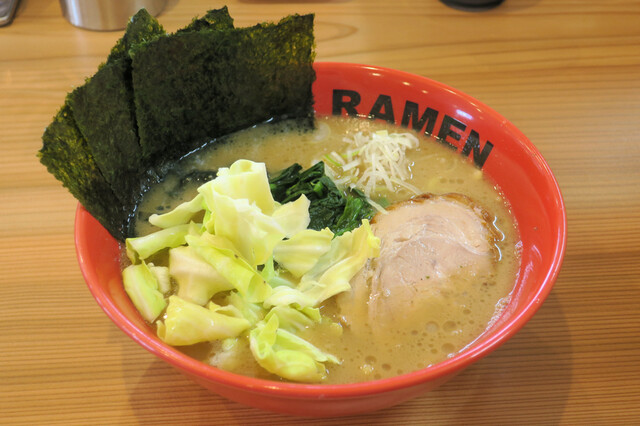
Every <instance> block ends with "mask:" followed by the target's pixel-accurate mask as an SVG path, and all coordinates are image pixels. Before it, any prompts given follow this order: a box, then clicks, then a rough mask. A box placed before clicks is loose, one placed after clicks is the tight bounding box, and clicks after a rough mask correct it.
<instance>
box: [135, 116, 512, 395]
mask: <svg viewBox="0 0 640 426" xmlns="http://www.w3.org/2000/svg"><path fill="white" fill-rule="evenodd" d="M377 130H388V131H389V133H393V132H408V131H409V130H407V129H404V128H399V127H396V126H392V125H389V124H387V123H382V122H374V121H371V120H363V119H356V118H341V117H318V118H317V126H316V130H315V131H305V130H301V129H299V128H297V127H296V126H295V125H294V124H292V123H276V124H267V125H261V126H257V127H254V128H251V129H247V130H244V131H241V132H238V133H237V134H234V135H232V136H230V137H228V138H226V139H225V140H224V141H223V142H221V143H216V144H211V145H210V146H207V147H205V148H203V149H201V150H199V151H197V152H195V153H194V154H192V155H190V156H188V157H186V158H185V159H184V160H183V161H182V162H181V163H180V164H179V167H178V168H177V169H176V171H175V172H172V173H171V174H170V175H169V176H168V177H167V178H166V179H165V181H164V182H163V183H162V184H159V185H157V186H155V187H154V188H152V189H151V190H150V191H149V192H148V193H147V195H146V196H145V198H144V200H143V203H142V204H141V205H140V206H139V213H138V217H139V219H138V221H137V223H136V232H137V233H138V234H139V235H141V234H145V233H148V232H151V231H152V230H153V229H152V228H151V227H150V225H148V223H146V218H148V216H149V215H150V214H152V213H162V212H166V211H169V210H171V209H172V208H174V207H175V206H177V205H178V204H179V203H181V202H183V201H186V200H189V199H191V198H192V197H193V196H194V195H195V194H196V188H197V187H198V186H199V185H200V184H201V183H202V180H201V179H199V178H202V176H196V175H195V174H192V175H191V176H187V175H189V173H192V172H193V171H204V172H208V171H215V170H216V169H217V168H219V167H226V166H229V165H230V164H231V163H233V162H234V161H235V160H237V159H240V158H243V159H248V160H252V161H259V162H264V163H266V165H267V169H268V171H269V173H272V174H275V173H277V172H278V171H279V170H282V169H284V168H286V167H289V166H290V165H292V164H293V163H299V164H301V165H302V166H303V167H304V168H308V167H310V166H311V165H313V164H315V162H317V161H318V160H320V159H321V158H322V156H323V155H325V154H328V153H330V152H332V151H336V152H340V151H343V150H344V147H345V142H344V141H343V138H344V137H345V136H349V135H353V134H355V133H356V132H359V131H362V132H374V131H377ZM416 136H418V137H419V139H420V145H419V147H418V148H417V149H415V150H412V151H408V152H407V157H408V158H409V160H410V162H411V164H412V166H411V175H412V176H411V178H410V179H409V182H408V183H410V184H411V185H413V186H415V187H417V188H419V189H420V191H421V192H423V193H434V194H446V193H461V194H464V195H467V196H468V197H470V198H472V199H473V200H475V202H477V203H478V204H480V205H482V206H483V207H484V209H486V210H487V211H488V212H490V213H491V214H492V215H494V216H495V218H496V219H495V226H496V227H497V228H498V229H499V230H500V232H501V234H502V238H501V239H500V241H498V242H497V243H496V245H497V247H498V249H499V251H500V256H499V261H498V262H497V264H496V267H495V269H494V271H493V272H492V273H491V274H490V275H488V276H482V277H477V276H475V277H470V276H467V275H465V274H464V273H460V274H459V275H457V276H455V277H453V278H452V281H451V283H450V285H449V286H448V289H447V291H446V292H443V293H442V294H441V295H440V296H439V297H437V298H434V299H433V300H432V301H429V302H428V303H427V305H428V306H425V312H424V314H421V315H420V318H416V321H415V323H414V324H413V325H412V327H410V328H405V329H401V330H394V331H392V332H388V333H386V334H384V336H383V337H384V338H383V340H384V342H383V344H377V343H376V344H372V342H377V340H380V335H379V334H378V335H377V336H374V335H373V334H372V333H370V332H369V331H367V330H366V329H365V330H364V331H363V330H362V329H360V330H358V332H357V333H356V332H354V331H352V330H351V329H350V328H349V327H348V326H343V325H341V323H340V313H339V310H338V309H337V308H336V304H335V303H334V300H332V299H330V300H328V301H326V302H325V303H324V306H322V308H321V311H322V313H323V314H324V315H326V316H328V317H329V318H331V319H333V322H323V323H321V324H319V325H317V326H314V327H312V328H309V329H306V330H305V331H303V334H302V335H301V337H303V338H305V339H307V340H309V341H310V342H312V343H313V344H315V345H316V346H318V347H319V348H321V349H322V350H324V351H327V352H330V353H332V354H333V355H335V356H337V357H338V358H339V359H341V360H342V364H340V365H332V364H327V368H328V371H329V375H328V379H327V381H326V383H352V382H360V381H367V380H375V379H380V378H386V377H391V376H394V375H397V374H403V373H408V372H411V371H415V370H417V369H420V368H424V367H426V366H429V365H432V364H434V363H436V362H439V361H442V360H445V359H447V358H448V357H450V356H452V355H453V354H455V353H457V352H459V351H460V350H463V349H464V348H465V347H466V346H468V345H469V344H470V343H471V342H473V341H474V340H475V339H477V338H478V337H479V336H480V335H481V334H482V333H483V331H484V330H485V329H486V328H487V326H488V324H490V323H491V322H492V321H493V320H495V318H496V317H497V316H498V315H499V314H500V312H501V309H502V307H503V306H504V305H505V304H506V303H507V302H508V298H509V294H510V292H511V290H512V288H513V285H514V283H515V279H516V273H517V270H518V266H519V257H518V252H517V246H518V233H517V227H516V224H515V223H514V222H513V219H512V216H511V215H510V212H509V207H508V205H507V203H506V202H505V200H504V199H503V198H502V196H501V195H500V193H499V191H498V190H497V189H496V188H495V187H494V185H493V184H492V183H491V182H490V181H489V180H488V179H486V178H485V176H484V175H483V173H482V171H481V170H479V169H478V168H477V167H475V166H474V165H472V164H471V162H470V161H469V160H468V159H466V158H463V157H462V156H460V155H459V154H457V153H455V152H453V151H452V150H451V149H449V148H447V147H445V146H444V145H442V144H440V143H439V142H437V141H436V140H435V139H431V138H428V137H426V136H425V135H418V134H416ZM203 174H204V177H206V173H203ZM185 176H187V177H186V178H185ZM411 196H412V194H411V193H409V192H408V191H406V190H398V191H394V192H393V193H390V194H386V195H385V197H386V198H387V200H388V201H389V202H392V203H393V202H397V201H402V200H406V199H408V198H410V197H411ZM376 339H377V340H376ZM219 344H220V343H219V342H218V343H215V342H214V343H212V344H201V345H196V346H194V347H190V348H182V350H184V351H185V352H187V353H189V354H191V355H193V356H195V357H197V358H199V359H201V360H203V361H205V362H212V363H213V364H218V363H219V360H216V357H215V350H216V347H217V346H218V345H219ZM224 367H225V368H226V369H229V370H231V371H234V372H237V373H241V374H246V375H253V376H257V377H262V378H270V379H274V380H280V379H278V378H277V377H276V376H273V375H271V374H269V373H267V372H265V371H264V370H262V369H261V368H259V367H258V366H257V364H256V362H255V361H254V360H253V357H252V355H251V353H250V351H249V349H248V347H244V348H243V349H242V350H241V351H240V356H238V357H237V359H235V360H233V362H227V361H225V365H224Z"/></svg>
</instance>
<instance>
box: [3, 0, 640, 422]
mask: <svg viewBox="0 0 640 426" xmlns="http://www.w3.org/2000/svg"><path fill="white" fill-rule="evenodd" d="M221 4H223V3H222V2H214V3H212V2H207V1H203V0H193V1H186V0H182V1H170V2H169V5H168V7H167V9H166V10H165V12H164V13H163V14H162V15H161V16H160V21H161V23H162V24H163V25H164V26H165V27H166V28H167V29H168V30H170V31H173V30H175V29H177V28H178V27H180V26H182V25H184V24H185V23H186V22H188V21H189V20H190V19H191V18H192V17H193V16H195V15H197V14H201V13H203V12H204V11H205V10H206V9H207V8H210V7H218V6H220V5H221ZM227 4H228V6H229V10H230V12H231V14H232V15H233V16H234V17H235V19H236V24H237V25H240V26H243V25H251V24H254V23H256V22H258V21H262V20H276V19H278V18H280V17H281V16H284V15H286V14H289V13H293V12H298V13H306V12H315V13H316V16H317V17H316V35H317V53H318V56H317V59H318V60H319V61H345V62H359V63H367V64H372V65H379V66H385V67H390V68H395V69H400V70H403V71H408V72H412V73H416V74H420V75H424V76H427V77H430V78H432V79H435V80H438V81H441V82H443V83H446V84H448V85H451V86H453V87H456V88H457V89H459V90H462V91H464V92H466V93H468V94H470V95H472V96H474V97H476V98H478V99H480V100H482V101H483V102H485V103H486V104H488V105H490V106H491V107H493V108H494V109H496V110H497V111H499V112H500V113H501V114H503V115H504V116H506V117H507V118H508V119H509V120H511V121H512V122H513V123H514V124H515V125H516V126H517V127H519V128H520V129H521V130H522V131H523V132H524V133H525V134H526V135H527V136H528V137H529V138H530V139H531V140H532V141H533V142H534V143H535V145H536V146H537V147H538V148H539V149H540V151H541V152H542V154H543V155H544V157H545V158H546V159H547V161H548V162H549V164H550V166H551V168H552V169H553V171H554V172H555V174H556V177H557V178H558V181H559V183H560V187H561V189H562V191H563V194H564V197H565V201H566V204H567V214H568V220H569V240H568V241H569V242H568V248H567V254H566V258H565V262H564V265H563V268H562V272H561V274H560V277H559V279H558V281H557V284H556V287H555V288H554V290H553V292H552V294H551V296H550V297H549V299H548V300H547V301H546V302H545V304H544V305H543V307H542V308H541V309H540V311H539V312H538V313H537V314H536V316H535V317H534V318H533V319H532V320H531V322H530V323H528V324H527V326H525V328H524V329H523V330H522V331H521V332H519V333H518V334H517V335H516V336H515V337H514V338H512V339H511V340H510V341H509V342H507V343H506V344H505V345H504V346H503V347H501V348H500V349H498V350H497V351H496V352H494V353H493V354H491V355H490V356H489V357H487V358H485V359H483V360H481V361H480V362H478V363H477V364H475V365H473V366H472V367H471V368H469V369H468V370H466V371H465V372H464V373H463V374H461V375H460V376H459V377H457V378H456V379H454V380H453V381H451V382H449V383H448V384H446V385H444V386H443V387H441V388H439V389H437V390H435V391H433V392H431V393H429V394H426V395H424V396H422V397H419V398H416V399H414V400H411V401H408V402H406V403H404V404H402V405H399V406H397V407H394V408H390V409H387V410H383V411H380V412H377V413H373V414H370V415H363V416H358V417H353V418H344V419H339V420H335V421H334V422H335V423H343V424H354V425H371V424H379V425H396V424H426V423H429V424H567V425H569V424H602V425H605V424H606V425H609V424H640V367H639V365H640V308H639V307H640V260H639V259H640V24H639V23H640V2H638V1H637V0H616V1H613V0H612V1H601V0H572V1H570V0H506V1H505V2H504V3H503V5H502V6H500V7H499V8H497V9H494V10H492V11H489V12H484V13H466V12H461V11H457V10H453V9H450V8H447V7H446V6H444V5H443V4H442V3H440V2H439V1H437V0H428V1H418V0H397V1H380V0H367V1H364V0H342V1H340V0H336V1H330V0H326V1H322V0H317V1H299V2H294V1H291V2H287V1H284V0H283V1H275V0H274V1H270V0H243V1H229V2H227ZM120 35H121V34H120V33H119V32H89V31H84V30H80V29H77V28H74V27H72V26H71V25H70V24H68V23H67V22H66V21H65V20H64V19H63V17H62V14H61V11H60V7H59V4H58V2H57V1H53V0H23V1H22V2H21V6H20V8H19V10H18V14H17V17H16V19H15V21H14V23H13V24H12V25H10V26H9V27H5V28H0V147H1V151H0V154H1V155H0V201H1V203H2V204H1V205H2V208H1V209H0V212H1V213H0V218H1V220H0V283H1V287H0V288H1V289H2V296H1V297H0V424H11V425H21V424H24V425H27V424H29V425H31V424H64V425H70V424H145V425H147V424H149V425H152V424H220V425H233V424H254V423H261V424H324V423H326V421H320V420H313V419H297V418H291V417H285V416H280V415H277V414H271V413H265V412H262V411H259V410H256V409H253V408H248V407H244V406H241V405H238V404H236V403H233V402H229V401H227V400H225V399H223V398H221V397H219V396H217V395H214V394H211V393H209V392H207V391H205V390H203V389H201V388H200V387H198V386H197V385H195V384H193V383H192V382H191V381H189V380H188V379H186V378H184V377H183V376H181V375H180V374H179V373H177V372H176V371H174V370H173V369H172V368H170V367H169V366H167V365H166V364H164V363H163V362H161V361H159V360H157V359H155V358H154V357H153V356H152V355H150V354H148V353H147V352H146V351H145V350H144V349H142V348H141V347H139V346H138V345H137V344H135V343H134V342H133V341H131V340H130V339H129V338H127V337H126V336H125V335H124V334H123V333H122V332H120V331H119V330H118V329H117V328H116V327H115V326H114V325H113V324H112V323H111V322H110V320H109V319H108V318H107V317H106V316H105V315H104V314H103V313H102V311H101V310H100V308H99V307H98V306H97V305H96V303H95V301H94V300H93V298H92V297H91V295H90V293H89V292H88V290H87V288H86V286H85V284H84V281H83V278H82V276H81V274H80V272H79V269H78V266H77V263H76V257H75V251H74V245H73V238H72V235H73V219H74V212H75V208H76V201H75V200H74V199H73V197H71V196H70V195H69V194H68V193H67V192H66V190H65V189H64V188H62V187H61V185H60V184H59V183H58V182H57V181H56V180H55V179H54V178H53V177H51V176H50V175H49V174H48V173H47V172H46V170H45V169H44V167H42V166H41V165H40V164H39V162H38V161H37V159H36V157H35V155H36V152H37V150H38V149H39V148H40V146H41V141H40V136H41V134H42V131H43V129H44V127H45V126H46V125H47V124H48V123H49V121H50V119H51V118H52V116H53V115H54V113H55V112H56V110H57V108H58V106H59V105H60V104H61V103H62V101H63V99H64V96H65V94H66V93H67V92H68V91H69V90H70V89H71V88H72V87H74V86H75V85H78V84H81V83H82V82H83V80H84V78H85V77H86V76H88V75H91V74H92V73H93V72H94V71H95V69H96V67H97V66H98V64H99V63H100V62H102V61H103V60H104V59H105V58H106V55H107V53H108V51H109V49H110V47H111V46H112V45H113V44H114V42H115V41H116V40H117V39H118V38H119V37H120Z"/></svg>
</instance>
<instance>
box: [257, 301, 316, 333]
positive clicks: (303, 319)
mask: <svg viewBox="0 0 640 426" xmlns="http://www.w3.org/2000/svg"><path fill="white" fill-rule="evenodd" d="M274 315H277V316H278V322H279V324H280V328H282V329H284V330H287V331H289V332H291V333H296V332H299V331H301V330H303V329H305V328H307V327H310V326H312V325H313V324H315V323H318V322H320V320H321V319H322V317H321V316H320V309H318V308H309V307H306V308H302V309H296V308H294V307H292V306H276V307H274V308H273V309H271V310H270V311H269V313H268V314H267V315H266V316H265V317H264V320H265V321H266V322H268V321H269V320H270V319H271V317H272V316H274Z"/></svg>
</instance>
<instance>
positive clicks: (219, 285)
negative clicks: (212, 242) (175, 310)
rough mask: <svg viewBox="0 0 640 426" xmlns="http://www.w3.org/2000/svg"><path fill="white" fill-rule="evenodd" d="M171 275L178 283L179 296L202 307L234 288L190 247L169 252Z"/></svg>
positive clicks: (177, 248)
mask: <svg viewBox="0 0 640 426" xmlns="http://www.w3.org/2000/svg"><path fill="white" fill-rule="evenodd" d="M169 273H170V274H171V276H172V277H173V278H174V279H175V280H176V282H177V283H178V296H180V297H181V298H183V299H184V300H187V301H189V302H193V303H197V304H198V305H202V306H204V305H205V304H206V303H207V302H208V301H209V300H210V299H211V297H213V295H215V294H216V293H219V292H221V291H226V290H231V289H232V288H234V286H233V284H231V283H230V282H229V281H228V280H227V279H226V278H225V277H224V276H223V275H222V274H220V273H219V272H218V271H217V270H216V269H215V268H214V267H213V266H211V264H210V263H208V262H206V261H205V260H204V259H203V258H202V257H200V256H199V255H198V254H197V253H196V250H195V249H194V248H193V247H189V246H180V247H176V248H173V249H171V250H169Z"/></svg>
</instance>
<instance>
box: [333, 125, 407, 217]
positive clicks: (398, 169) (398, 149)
mask: <svg viewBox="0 0 640 426" xmlns="http://www.w3.org/2000/svg"><path fill="white" fill-rule="evenodd" d="M343 141H344V142H346V143H347V144H348V148H347V150H346V151H344V152H343V153H342V154H338V153H337V152H335V151H334V152H331V153H330V154H328V155H325V156H324V158H323V159H324V160H326V163H329V164H328V166H329V167H325V169H333V170H330V172H329V173H331V175H332V176H331V178H332V179H333V180H334V182H335V183H336V185H339V186H344V187H349V188H354V187H355V188H358V189H360V190H361V191H362V192H364V194H365V195H366V196H367V198H368V199H369V202H370V203H371V204H372V205H373V206H374V207H376V208H377V209H378V210H381V209H382V207H380V208H378V207H379V206H378V205H377V204H376V203H374V202H372V201H371V196H372V195H376V194H380V193H381V192H383V191H384V190H385V189H386V190H387V191H389V192H395V191H397V190H398V189H400V188H404V189H406V190H408V191H410V192H413V193H414V194H420V190H418V188H416V187H415V186H413V185H411V184H409V183H407V181H408V180H409V179H410V178H411V162H410V161H409V160H408V159H407V156H406V154H405V153H406V151H407V149H415V148H417V147H418V144H419V141H418V138H417V137H415V136H414V135H412V134H410V133H391V134H389V132H388V131H386V130H379V131H377V132H375V133H373V134H371V135H365V134H363V133H362V132H358V133H356V134H355V135H353V137H345V138H343Z"/></svg>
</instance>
